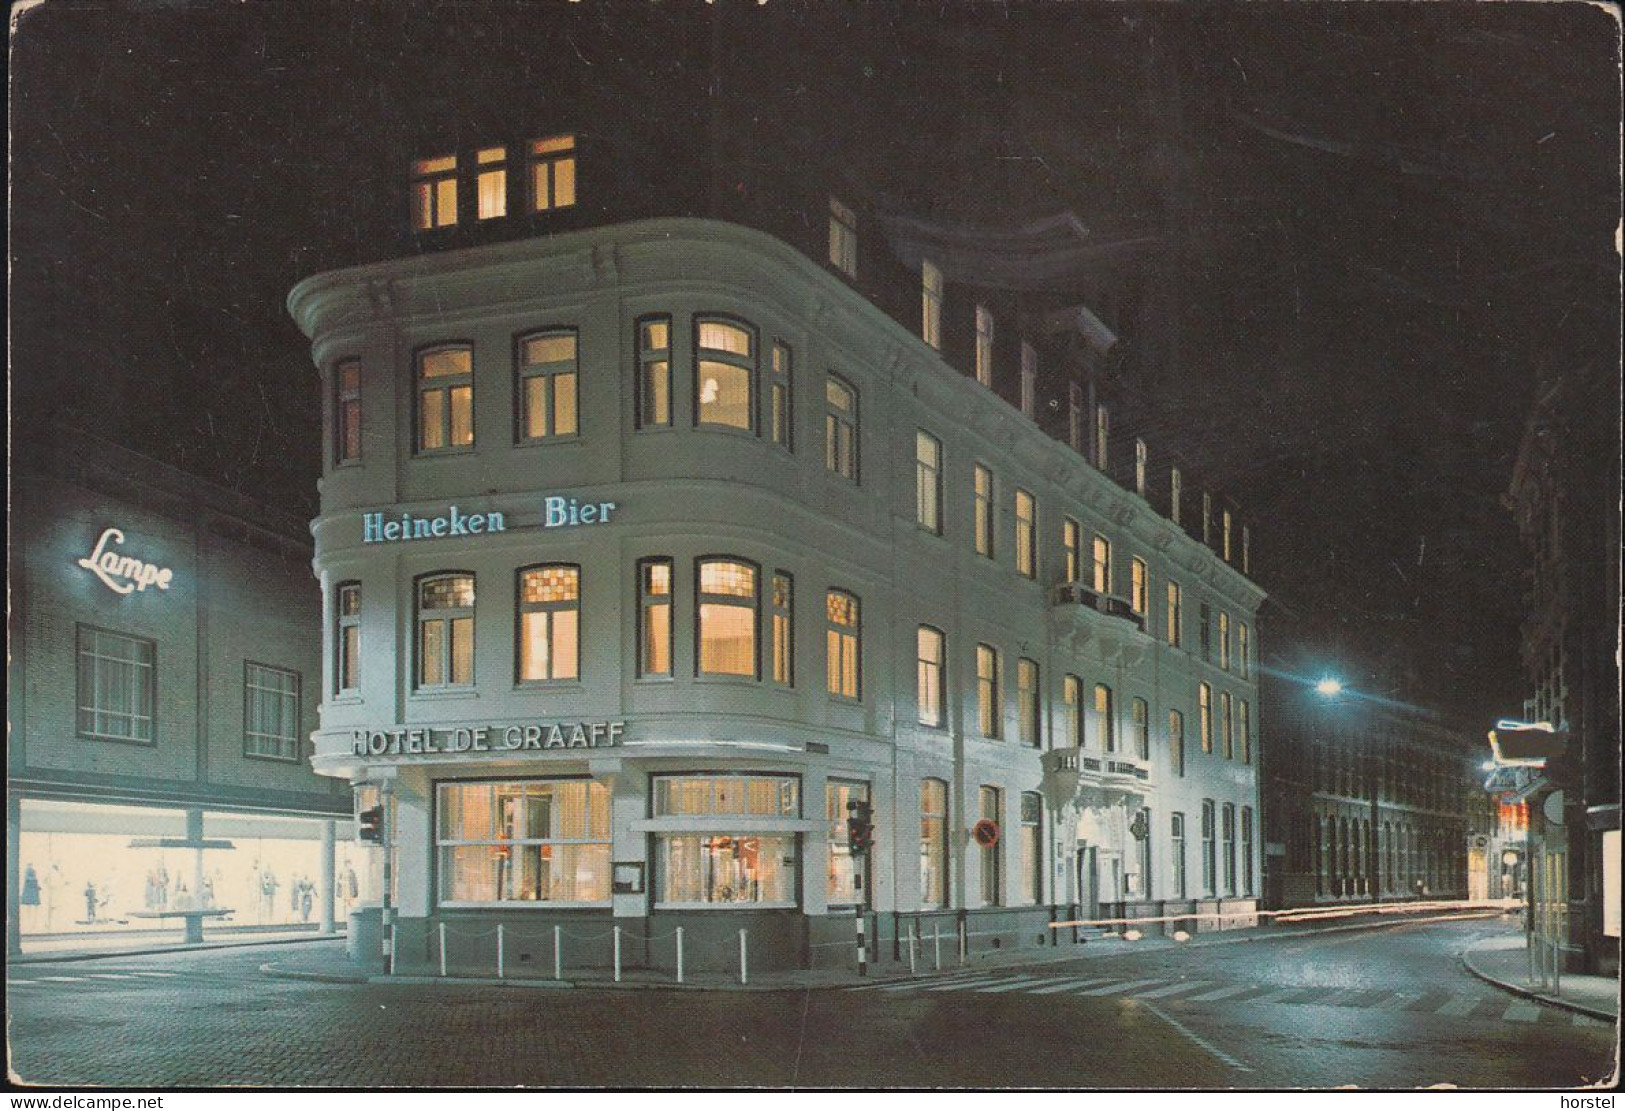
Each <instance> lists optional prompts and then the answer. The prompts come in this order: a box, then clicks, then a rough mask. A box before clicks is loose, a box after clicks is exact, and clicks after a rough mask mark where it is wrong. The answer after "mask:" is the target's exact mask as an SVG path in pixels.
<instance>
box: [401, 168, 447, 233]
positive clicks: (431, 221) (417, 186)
mask: <svg viewBox="0 0 1625 1111" xmlns="http://www.w3.org/2000/svg"><path fill="white" fill-rule="evenodd" d="M455 223H457V156H456V155H454V154H444V155H441V156H439V157H437V158H420V159H418V160H417V161H415V162H413V163H412V227H413V229H414V230H416V231H429V230H431V229H433V228H447V227H451V226H452V225H453V224H455Z"/></svg>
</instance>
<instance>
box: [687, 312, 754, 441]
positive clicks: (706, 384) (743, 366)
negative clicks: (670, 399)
mask: <svg viewBox="0 0 1625 1111" xmlns="http://www.w3.org/2000/svg"><path fill="white" fill-rule="evenodd" d="M695 336H696V339H695V355H694V363H695V374H694V391H695V410H694V421H695V423H696V424H714V425H721V426H723V427H725V428H740V429H744V430H746V431H755V429H756V335H755V333H754V332H752V331H751V330H750V329H748V328H745V327H741V326H740V325H738V324H732V323H729V322H727V321H724V320H704V319H701V320H696V321H695Z"/></svg>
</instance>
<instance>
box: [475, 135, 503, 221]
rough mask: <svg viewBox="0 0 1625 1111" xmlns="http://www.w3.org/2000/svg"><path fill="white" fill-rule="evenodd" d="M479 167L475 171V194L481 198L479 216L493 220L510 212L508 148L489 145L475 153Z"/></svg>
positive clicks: (482, 218)
mask: <svg viewBox="0 0 1625 1111" xmlns="http://www.w3.org/2000/svg"><path fill="white" fill-rule="evenodd" d="M474 162H475V164H476V166H477V167H478V168H477V170H476V171H475V174H476V178H475V190H474V192H475V195H476V196H477V197H478V198H479V217H480V219H481V220H493V219H495V218H497V217H498V216H506V215H507V214H508V148H507V147H487V148H486V149H485V150H482V151H478V152H476V153H475V155H474Z"/></svg>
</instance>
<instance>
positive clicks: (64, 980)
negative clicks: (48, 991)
mask: <svg viewBox="0 0 1625 1111" xmlns="http://www.w3.org/2000/svg"><path fill="white" fill-rule="evenodd" d="M35 979H39V980H46V981H49V982H50V983H53V984H82V983H84V982H85V978H84V977H83V976H38V977H35Z"/></svg>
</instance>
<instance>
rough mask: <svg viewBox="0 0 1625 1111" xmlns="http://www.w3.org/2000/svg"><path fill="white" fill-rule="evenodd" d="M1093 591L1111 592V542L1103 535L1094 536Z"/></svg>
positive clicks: (1098, 592) (1097, 592) (1100, 592)
mask: <svg viewBox="0 0 1625 1111" xmlns="http://www.w3.org/2000/svg"><path fill="white" fill-rule="evenodd" d="M1094 556H1095V561H1094V571H1095V593H1096V594H1110V593H1111V592H1112V542H1111V541H1110V540H1107V539H1106V538H1105V537H1104V536H1097V537H1095V548H1094Z"/></svg>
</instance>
